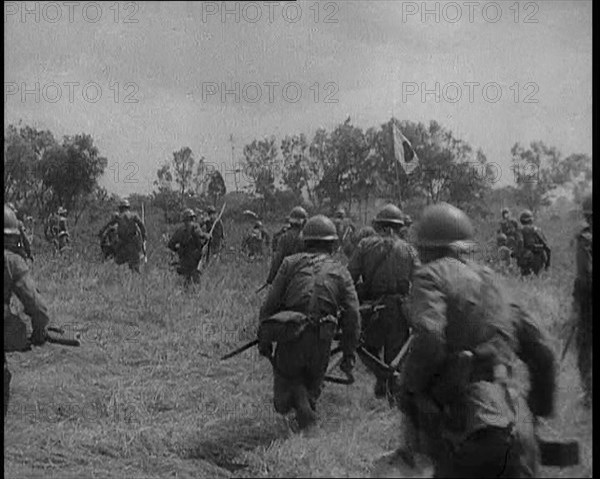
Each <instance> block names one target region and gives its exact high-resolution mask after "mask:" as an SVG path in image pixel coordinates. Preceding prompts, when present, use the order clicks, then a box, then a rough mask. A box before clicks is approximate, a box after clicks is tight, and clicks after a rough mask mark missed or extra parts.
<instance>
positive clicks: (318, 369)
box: [259, 253, 360, 427]
mask: <svg viewBox="0 0 600 479" xmlns="http://www.w3.org/2000/svg"><path fill="white" fill-rule="evenodd" d="M284 310H287V311H297V312H302V313H305V314H306V315H307V316H310V318H311V323H310V324H309V325H308V326H307V327H306V328H305V329H304V330H303V331H302V333H301V334H300V337H299V338H298V339H296V340H295V341H291V342H285V343H283V344H279V343H278V345H277V348H276V350H275V357H274V359H273V366H274V369H273V374H274V385H273V389H274V406H275V410H276V411H277V412H279V413H281V414H286V413H287V412H289V411H290V410H291V409H292V408H294V409H296V412H297V418H298V422H299V424H300V426H301V427H304V426H306V425H308V424H310V423H312V422H314V420H315V418H314V413H315V411H316V402H317V399H318V398H319V396H320V394H321V390H322V386H323V380H324V376H325V372H326V370H327V365H328V363H329V355H330V348H331V342H332V339H333V336H334V334H335V330H336V325H335V322H331V321H326V322H321V321H320V320H323V319H325V318H327V317H329V318H330V319H331V318H332V317H333V318H335V317H336V315H337V313H338V311H341V317H340V320H339V325H340V326H341V329H342V340H341V345H342V348H343V353H344V357H345V358H351V359H349V360H351V361H352V362H353V361H354V352H355V349H356V346H357V342H358V336H359V333H360V320H359V313H358V298H357V296H356V291H355V289H354V285H353V283H352V278H351V277H350V275H349V274H348V271H347V270H346V269H345V268H344V267H343V266H342V265H341V264H340V263H339V262H338V261H336V260H334V259H333V258H332V257H331V256H330V255H328V254H323V253H298V254H294V255H291V256H288V257H286V258H285V259H284V260H283V262H282V264H281V267H280V268H279V270H278V273H277V276H276V277H275V281H274V282H273V286H272V288H271V290H270V291H269V294H268V296H267V298H266V300H265V303H264V305H263V307H262V308H261V311H260V318H261V321H264V320H265V319H266V318H269V317H270V316H272V315H273V314H275V313H278V312H280V311H284ZM259 340H261V341H263V342H264V340H265V330H264V329H262V328H259Z"/></svg>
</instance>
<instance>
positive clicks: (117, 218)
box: [98, 215, 119, 236]
mask: <svg viewBox="0 0 600 479" xmlns="http://www.w3.org/2000/svg"><path fill="white" fill-rule="evenodd" d="M118 221H119V217H118V216H117V215H114V216H113V217H112V218H111V219H110V221H109V222H108V223H106V224H105V225H104V228H102V229H101V230H100V233H98V236H104V233H105V232H106V230H107V229H108V228H110V227H111V226H114V225H116V224H117V223H118Z"/></svg>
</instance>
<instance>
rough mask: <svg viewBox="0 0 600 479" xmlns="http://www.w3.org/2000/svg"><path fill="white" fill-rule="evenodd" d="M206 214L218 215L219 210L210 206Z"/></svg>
mask: <svg viewBox="0 0 600 479" xmlns="http://www.w3.org/2000/svg"><path fill="white" fill-rule="evenodd" d="M206 212H207V213H208V214H212V213H216V212H217V209H216V208H215V207H214V206H213V205H208V207H207V208H206Z"/></svg>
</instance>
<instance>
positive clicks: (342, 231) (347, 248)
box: [333, 208, 356, 257]
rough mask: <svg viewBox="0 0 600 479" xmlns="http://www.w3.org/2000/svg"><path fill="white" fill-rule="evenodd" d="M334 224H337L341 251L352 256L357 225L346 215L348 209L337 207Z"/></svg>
mask: <svg viewBox="0 0 600 479" xmlns="http://www.w3.org/2000/svg"><path fill="white" fill-rule="evenodd" d="M333 224H334V225H335V229H336V231H337V235H338V238H339V249H340V251H342V252H343V253H344V254H345V255H346V256H347V257H350V256H351V255H352V252H353V251H354V233H355V231H356V227H355V226H354V225H353V224H352V221H351V220H350V218H348V217H347V216H346V210H344V208H338V209H337V211H336V212H335V218H334V220H333Z"/></svg>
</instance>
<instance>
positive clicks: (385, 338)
mask: <svg viewBox="0 0 600 479" xmlns="http://www.w3.org/2000/svg"><path fill="white" fill-rule="evenodd" d="M403 226H404V214H403V213H402V211H401V210H400V209H399V208H398V207H396V206H394V205H392V204H388V205H386V206H384V207H383V208H382V209H381V210H380V211H379V213H377V217H376V218H375V220H374V221H373V227H374V229H375V231H376V233H377V234H376V235H374V236H369V237H367V238H364V239H363V240H361V241H360V243H358V245H357V248H356V250H355V251H354V253H353V255H352V257H351V258H350V262H349V264H348V270H349V271H350V275H351V276H352V279H353V281H354V282H355V284H357V291H358V296H359V299H360V301H361V303H362V307H361V312H362V313H363V338H364V343H365V348H366V349H367V350H368V351H369V352H370V353H371V354H373V355H374V356H377V357H380V355H381V350H382V349H383V360H384V361H385V362H386V363H388V364H389V363H391V362H392V360H393V359H394V358H395V357H396V355H397V354H398V353H399V352H400V350H401V349H402V346H403V345H404V343H405V342H406V340H407V339H408V321H407V318H406V315H405V307H404V303H405V299H406V297H407V296H408V293H409V291H410V284H411V281H412V275H413V272H414V271H415V269H416V267H417V266H418V265H419V260H418V257H417V255H416V251H415V250H414V249H413V248H411V247H410V245H409V244H408V243H407V242H406V241H404V240H403V239H401V238H400V236H399V234H400V231H401V229H402V227H403ZM359 281H362V282H361V283H359ZM369 305H370V306H371V308H369V307H368V306H369ZM377 305H383V306H384V308H383V310H381V311H379V312H377V313H375V312H374V311H375V310H374V309H373V308H374V307H375V306H377ZM388 389H389V384H387V383H386V381H385V380H384V379H382V378H381V377H378V378H377V381H376V383H375V396H376V397H379V398H381V397H385V396H386V395H387V393H388V392H389V391H388Z"/></svg>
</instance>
